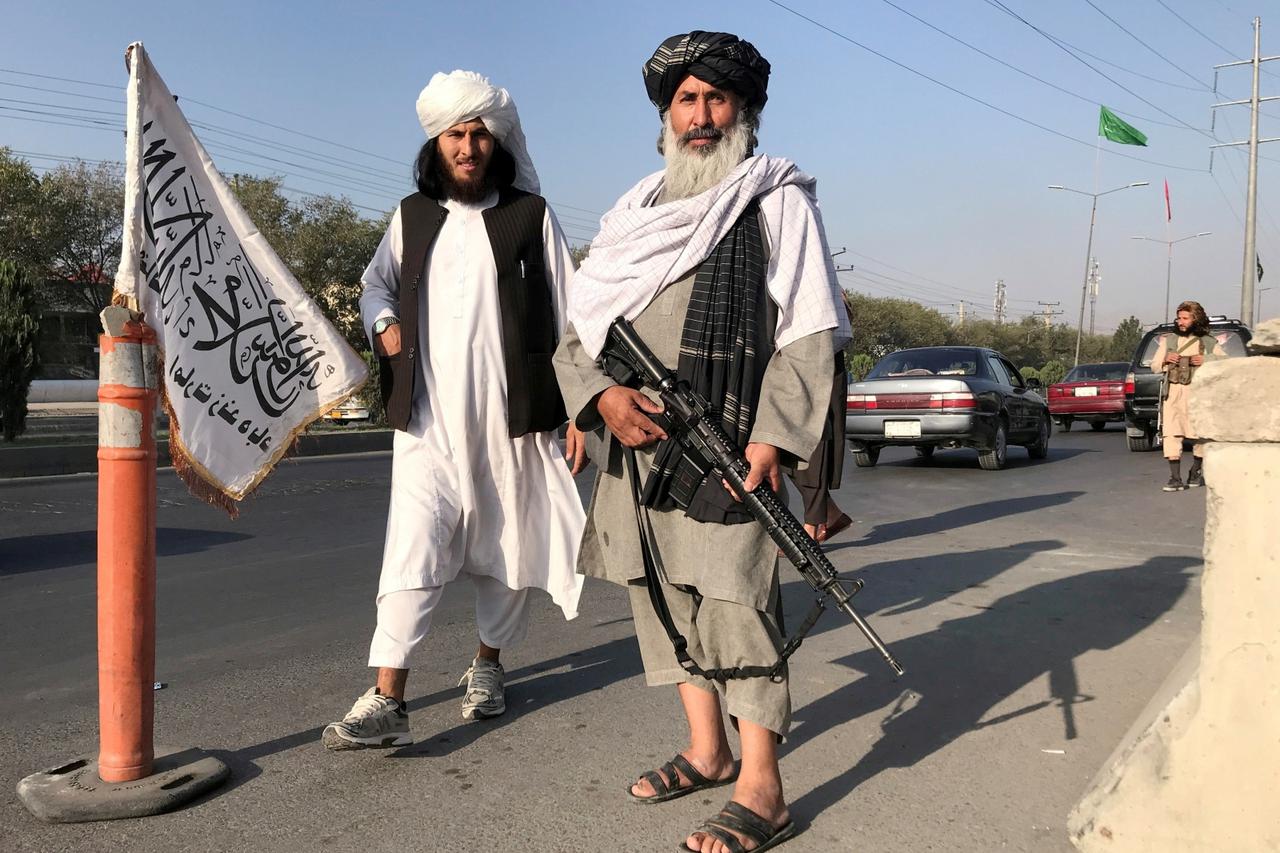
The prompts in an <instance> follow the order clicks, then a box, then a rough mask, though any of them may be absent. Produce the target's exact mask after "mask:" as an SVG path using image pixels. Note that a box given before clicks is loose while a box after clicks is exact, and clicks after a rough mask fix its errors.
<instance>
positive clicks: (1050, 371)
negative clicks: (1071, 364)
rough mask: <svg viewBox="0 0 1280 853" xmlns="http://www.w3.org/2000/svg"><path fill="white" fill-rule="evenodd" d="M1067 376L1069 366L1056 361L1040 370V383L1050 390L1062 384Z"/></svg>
mask: <svg viewBox="0 0 1280 853" xmlns="http://www.w3.org/2000/svg"><path fill="white" fill-rule="evenodd" d="M1066 375H1067V366H1066V365H1065V364H1063V363H1062V362H1060V361H1057V360H1054V361H1050V362H1048V363H1047V364H1045V366H1044V367H1042V368H1040V381H1041V382H1043V383H1044V387H1046V388H1048V387H1049V386H1050V385H1054V384H1056V383H1058V382H1061V381H1062V379H1063V377H1065V376H1066Z"/></svg>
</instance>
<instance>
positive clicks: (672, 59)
mask: <svg viewBox="0 0 1280 853" xmlns="http://www.w3.org/2000/svg"><path fill="white" fill-rule="evenodd" d="M690 74H692V75H693V76H694V77H697V78H698V79H699V80H701V81H702V82H704V83H707V84H709V85H712V86H715V87H716V88H717V89H728V90H730V91H732V92H734V93H736V94H738V95H741V96H742V98H743V99H744V100H745V101H746V104H747V106H748V107H754V108H755V109H757V110H758V109H760V108H761V107H763V106H764V104H765V101H767V100H768V99H769V93H768V88H769V61H768V60H767V59H765V58H764V57H763V56H761V55H760V51H758V50H756V48H755V45H753V44H751V42H749V41H743V40H742V39H740V38H738V37H737V36H735V35H733V34H732V33H704V32H703V31H702V30H694V31H693V32H691V33H682V34H681V35H675V36H672V37H671V38H669V39H667V40H666V41H664V42H663V43H662V44H660V45H659V46H658V49H657V50H656V51H654V54H653V56H652V57H651V58H650V59H649V61H648V62H646V63H645V64H644V87H645V89H646V90H647V91H648V93H649V100H650V101H653V105H654V106H655V107H657V108H658V112H660V113H661V112H666V110H667V108H668V107H670V106H671V99H672V98H674V97H675V95H676V89H677V88H678V87H679V86H680V83H681V81H682V80H684V78H685V77H687V76H689V75H690Z"/></svg>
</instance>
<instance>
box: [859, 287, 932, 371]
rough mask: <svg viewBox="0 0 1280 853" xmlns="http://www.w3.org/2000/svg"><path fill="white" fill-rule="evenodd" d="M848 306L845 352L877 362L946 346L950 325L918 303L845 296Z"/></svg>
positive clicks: (903, 300) (904, 300)
mask: <svg viewBox="0 0 1280 853" xmlns="http://www.w3.org/2000/svg"><path fill="white" fill-rule="evenodd" d="M848 305H849V310H850V314H851V321H852V324H853V341H852V342H851V343H850V345H849V350H848V351H849V352H853V353H866V354H867V355H869V356H870V357H871V358H873V359H875V360H877V361H878V360H879V359H881V358H884V357H885V356H886V355H888V354H889V353H891V352H896V351H898V350H900V349H907V348H909V347H929V346H937V345H939V344H945V343H947V340H948V335H949V333H950V329H951V326H950V324H949V323H947V321H946V319H945V318H944V317H943V316H942V315H941V314H939V313H938V312H937V311H934V310H933V309H932V308H925V307H924V306H923V305H920V304H919V303H916V302H911V301H909V300H906V299H888V298H880V297H875V296H866V295H864V294H861V293H849V294H848Z"/></svg>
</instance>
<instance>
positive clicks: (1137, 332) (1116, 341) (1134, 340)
mask: <svg viewBox="0 0 1280 853" xmlns="http://www.w3.org/2000/svg"><path fill="white" fill-rule="evenodd" d="M1141 342H1142V321H1141V320H1139V319H1138V318H1137V317H1133V316H1130V317H1128V318H1126V319H1125V320H1124V321H1123V322H1121V323H1120V325H1119V326H1117V327H1116V332H1115V334H1114V335H1112V336H1111V352H1110V356H1111V360H1112V361H1129V360H1131V359H1132V358H1133V353H1134V351H1135V350H1137V348H1138V344H1139V343H1141Z"/></svg>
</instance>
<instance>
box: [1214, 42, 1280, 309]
mask: <svg viewBox="0 0 1280 853" xmlns="http://www.w3.org/2000/svg"><path fill="white" fill-rule="evenodd" d="M1261 47H1262V19H1261V18H1254V19H1253V59H1243V60H1240V61H1238V62H1225V63H1223V64H1221V65H1215V66H1213V67H1214V86H1213V90H1214V92H1215V93H1216V92H1217V91H1218V81H1217V71H1218V70H1219V69H1222V68H1234V67H1237V66H1241V65H1248V66H1251V67H1252V68H1253V91H1252V94H1251V95H1250V96H1249V98H1247V99H1245V100H1240V101H1224V102H1222V103H1220V104H1214V105H1213V108H1214V109H1217V108H1219V107H1230V106H1240V105H1243V104H1248V105H1249V138H1248V139H1247V140H1244V141H1238V142H1223V143H1219V144H1218V145H1211V146H1209V147H1210V148H1211V149H1212V148H1231V147H1235V146H1239V145H1248V146H1249V188H1248V190H1247V193H1246V196H1245V215H1244V272H1243V274H1242V275H1241V277H1240V320H1241V321H1242V322H1243V323H1244V324H1245V325H1246V326H1252V325H1253V322H1254V314H1253V304H1254V288H1255V287H1256V285H1257V281H1258V268H1257V263H1258V248H1257V228H1258V146H1259V145H1260V144H1262V143H1264V142H1277V141H1280V137H1275V136H1273V137H1268V138H1266V139H1259V138H1258V105H1259V104H1261V103H1262V102H1263V101H1275V100H1280V96H1274V95H1273V96H1270V97H1265V98H1264V97H1261V96H1260V95H1259V93H1258V77H1259V73H1260V72H1261V70H1262V63H1264V62H1271V61H1272V60H1275V59H1280V56H1266V57H1264V56H1262V55H1261V53H1260V51H1261ZM1209 168H1210V170H1212V169H1213V155H1212V153H1210V156H1209Z"/></svg>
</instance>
